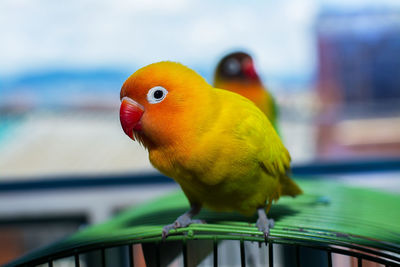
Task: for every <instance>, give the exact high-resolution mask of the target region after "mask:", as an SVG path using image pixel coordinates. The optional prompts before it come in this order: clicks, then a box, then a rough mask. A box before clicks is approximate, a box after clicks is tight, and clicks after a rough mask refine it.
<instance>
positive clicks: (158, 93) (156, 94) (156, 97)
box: [147, 86, 168, 104]
mask: <svg viewBox="0 0 400 267" xmlns="http://www.w3.org/2000/svg"><path fill="white" fill-rule="evenodd" d="M167 94H168V91H167V89H165V88H164V87H162V86H155V87H153V88H151V89H150V90H149V92H147V101H149V103H150V104H157V103H160V102H161V101H163V100H164V98H165V97H166V96H167Z"/></svg>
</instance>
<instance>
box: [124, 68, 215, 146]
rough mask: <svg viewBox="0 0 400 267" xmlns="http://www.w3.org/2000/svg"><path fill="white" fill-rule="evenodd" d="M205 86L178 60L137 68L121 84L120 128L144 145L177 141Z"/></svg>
mask: <svg viewBox="0 0 400 267" xmlns="http://www.w3.org/2000/svg"><path fill="white" fill-rule="evenodd" d="M205 88H212V87H211V86H210V85H209V84H208V83H207V82H206V81H205V80H204V79H203V78H202V77H201V76H200V75H198V74H197V73H196V72H194V71H193V70H191V69H189V68H187V67H185V66H183V65H181V64H179V63H175V62H168V61H165V62H159V63H154V64H150V65H148V66H146V67H143V68H141V69H139V70H138V71H136V72H135V73H134V74H132V75H131V76H130V77H129V78H128V79H127V80H126V81H125V83H124V84H123V86H122V88H121V95H120V97H121V107H120V120H121V125H122V128H123V130H124V132H125V133H126V134H127V135H128V136H129V137H130V138H132V139H133V140H135V139H137V140H138V141H139V142H142V143H143V144H144V145H145V146H146V147H147V148H151V147H154V146H158V145H163V144H171V142H179V141H180V140H178V139H179V137H180V136H182V135H183V134H184V133H185V131H187V129H188V128H187V125H189V124H190V122H191V120H193V117H192V116H196V115H195V114H194V113H193V112H194V111H195V110H196V105H197V104H198V103H199V102H201V99H203V98H204V94H206V92H205V91H204V89H205ZM210 91H211V90H210Z"/></svg>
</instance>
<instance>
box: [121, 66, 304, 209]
mask: <svg viewBox="0 0 400 267" xmlns="http://www.w3.org/2000/svg"><path fill="white" fill-rule="evenodd" d="M156 85H160V86H163V87H165V88H166V89H167V90H168V91H169V93H168V95H167V97H166V98H165V100H164V101H163V102H161V103H158V104H155V105H149V104H147V103H145V99H144V98H143V97H142V95H143V94H145V93H146V90H147V89H148V88H151V87H153V86H156ZM124 96H129V97H132V99H134V100H135V101H138V102H139V103H140V104H141V105H143V106H144V109H145V112H144V115H143V118H142V125H143V131H141V132H138V133H137V137H138V138H139V139H140V140H141V141H142V142H143V144H144V145H145V146H146V147H147V148H148V150H149V158H150V161H151V163H152V164H153V165H154V166H155V167H156V168H157V169H159V170H160V171H161V172H162V173H164V174H165V175H167V176H169V177H171V178H173V179H175V181H176V182H178V183H179V184H180V186H181V188H182V190H183V191H184V193H185V194H186V196H187V198H188V199H189V201H190V203H192V204H193V203H196V204H200V205H203V206H205V207H208V208H210V209H213V210H217V211H238V212H240V213H242V214H245V215H252V214H253V213H254V212H255V211H256V209H257V208H259V207H263V206H264V205H265V204H266V202H268V204H269V205H270V204H271V202H272V200H277V199H278V198H279V197H280V196H281V195H291V196H295V195H297V194H300V193H301V189H300V188H299V187H298V186H297V185H296V184H295V183H294V182H293V181H292V180H291V179H290V178H289V177H288V176H287V175H286V172H287V170H288V169H289V167H290V155H289V153H288V151H287V150H286V148H285V147H284V146H283V144H282V142H281V140H280V138H279V136H278V135H277V133H276V132H275V130H274V128H273V127H272V125H271V123H270V122H269V120H268V119H267V117H266V116H265V114H264V113H263V112H262V111H261V110H260V109H259V108H257V107H256V106H255V105H254V104H253V103H252V102H251V101H250V100H248V99H247V98H245V97H242V96H240V95H238V94H235V93H232V92H229V91H226V90H220V89H215V88H213V87H211V86H210V85H209V84H208V83H206V82H205V80H204V79H202V78H201V77H200V76H199V75H198V74H197V73H195V72H194V71H192V70H190V69H188V68H186V67H184V66H183V65H181V64H178V63H172V62H161V63H155V64H152V65H149V66H147V67H145V68H143V69H141V70H139V71H138V72H136V73H135V74H133V75H132V76H131V77H130V78H129V79H128V80H127V81H126V82H125V84H124V86H123V88H122V91H121V97H124Z"/></svg>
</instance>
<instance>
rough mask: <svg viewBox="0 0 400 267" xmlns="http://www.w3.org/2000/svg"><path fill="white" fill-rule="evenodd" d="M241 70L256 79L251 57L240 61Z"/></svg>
mask: <svg viewBox="0 0 400 267" xmlns="http://www.w3.org/2000/svg"><path fill="white" fill-rule="evenodd" d="M242 71H243V73H244V74H245V75H246V76H247V77H249V78H250V79H258V75H257V72H256V69H255V68H254V64H253V61H252V60H251V59H248V60H246V61H245V62H243V63H242Z"/></svg>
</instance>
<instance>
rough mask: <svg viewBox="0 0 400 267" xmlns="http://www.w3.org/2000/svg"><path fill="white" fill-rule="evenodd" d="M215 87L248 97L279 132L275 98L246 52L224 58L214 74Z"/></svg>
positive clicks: (231, 54)
mask: <svg viewBox="0 0 400 267" xmlns="http://www.w3.org/2000/svg"><path fill="white" fill-rule="evenodd" d="M213 85H214V87H216V88H221V89H225V90H229V91H232V92H235V93H238V94H240V95H242V96H244V97H247V98H248V99H250V100H251V101H253V102H254V103H255V104H256V106H257V107H259V108H260V109H261V110H262V111H263V112H264V113H265V115H266V116H267V117H268V119H269V120H270V122H271V123H272V125H273V126H274V128H275V129H276V130H277V113H278V108H277V105H276V103H275V100H274V98H273V97H272V95H271V94H270V93H269V92H268V90H267V89H266V88H265V87H264V86H263V83H262V81H261V79H260V77H259V76H258V74H257V72H256V69H255V67H254V62H253V58H252V57H251V56H250V55H249V54H247V53H245V52H233V53H230V54H227V55H226V56H224V57H223V58H222V59H221V60H220V61H219V62H218V64H217V67H216V68H215V72H214V83H213Z"/></svg>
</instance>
